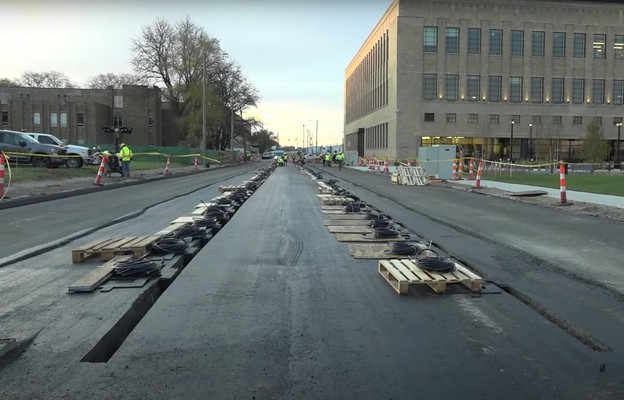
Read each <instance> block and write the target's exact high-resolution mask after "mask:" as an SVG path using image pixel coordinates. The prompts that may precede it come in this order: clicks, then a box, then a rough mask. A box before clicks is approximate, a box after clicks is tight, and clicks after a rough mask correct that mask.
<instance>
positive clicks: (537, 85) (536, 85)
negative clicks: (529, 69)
mask: <svg viewBox="0 0 624 400" xmlns="http://www.w3.org/2000/svg"><path fill="white" fill-rule="evenodd" d="M531 102H533V103H543V102H544V78H531Z"/></svg>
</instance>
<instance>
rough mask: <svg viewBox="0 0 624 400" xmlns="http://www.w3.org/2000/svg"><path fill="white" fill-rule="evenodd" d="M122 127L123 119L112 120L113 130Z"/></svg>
mask: <svg viewBox="0 0 624 400" xmlns="http://www.w3.org/2000/svg"><path fill="white" fill-rule="evenodd" d="M122 126H123V117H114V118H113V128H120V127H122Z"/></svg>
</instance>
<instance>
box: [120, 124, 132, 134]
mask: <svg viewBox="0 0 624 400" xmlns="http://www.w3.org/2000/svg"><path fill="white" fill-rule="evenodd" d="M119 132H120V133H127V134H131V133H132V128H128V127H126V126H120V127H119Z"/></svg>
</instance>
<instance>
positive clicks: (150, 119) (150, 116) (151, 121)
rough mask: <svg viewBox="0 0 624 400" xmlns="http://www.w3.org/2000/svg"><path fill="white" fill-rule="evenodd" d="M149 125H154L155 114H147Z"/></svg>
mask: <svg viewBox="0 0 624 400" xmlns="http://www.w3.org/2000/svg"><path fill="white" fill-rule="evenodd" d="M147 126H154V116H153V115H148V116H147Z"/></svg>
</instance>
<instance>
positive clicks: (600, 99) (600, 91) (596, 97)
mask: <svg viewBox="0 0 624 400" xmlns="http://www.w3.org/2000/svg"><path fill="white" fill-rule="evenodd" d="M604 89H605V81H604V79H594V81H593V82H592V99H591V100H592V103H593V104H604Z"/></svg>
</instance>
